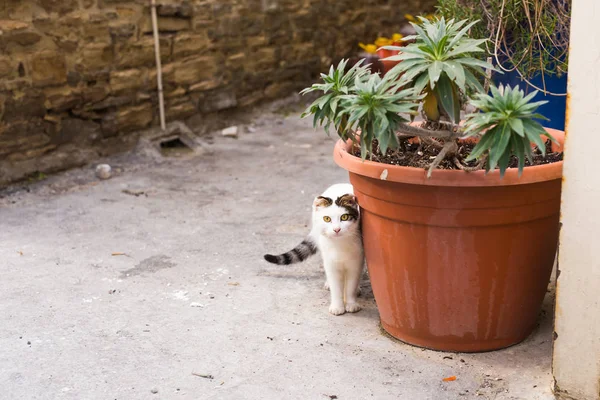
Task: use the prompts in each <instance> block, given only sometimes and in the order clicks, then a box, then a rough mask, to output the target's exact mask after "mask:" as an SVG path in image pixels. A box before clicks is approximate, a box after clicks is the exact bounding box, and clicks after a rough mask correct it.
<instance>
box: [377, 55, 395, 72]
mask: <svg viewBox="0 0 600 400" xmlns="http://www.w3.org/2000/svg"><path fill="white" fill-rule="evenodd" d="M399 53H400V52H399V51H397V50H385V49H379V50H377V56H379V59H380V60H381V63H382V64H383V73H384V74H386V73H387V72H388V71H389V70H391V69H392V68H394V67H395V66H396V65H398V63H399V62H400V61H391V60H386V58H387V57H391V56H395V55H397V54H399Z"/></svg>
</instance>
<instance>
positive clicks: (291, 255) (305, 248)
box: [265, 236, 317, 265]
mask: <svg viewBox="0 0 600 400" xmlns="http://www.w3.org/2000/svg"><path fill="white" fill-rule="evenodd" d="M316 252H317V245H316V244H315V242H314V241H313V238H312V237H310V236H308V237H307V238H306V239H304V240H303V241H302V243H300V244H299V245H298V246H296V247H294V248H293V249H292V250H290V251H288V252H287V253H283V254H280V255H278V256H274V255H271V254H265V260H267V261H268V262H270V263H273V264H279V265H289V264H294V263H298V262H302V261H304V260H306V259H307V258H308V257H310V256H312V255H313V254H315V253H316Z"/></svg>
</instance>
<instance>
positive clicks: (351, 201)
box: [335, 193, 358, 208]
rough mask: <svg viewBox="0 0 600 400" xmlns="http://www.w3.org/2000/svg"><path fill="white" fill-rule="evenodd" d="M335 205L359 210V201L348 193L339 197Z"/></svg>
mask: <svg viewBox="0 0 600 400" xmlns="http://www.w3.org/2000/svg"><path fill="white" fill-rule="evenodd" d="M335 204H336V205H338V206H340V207H351V208H358V199H357V198H356V196H355V195H353V194H350V193H348V194H345V195H343V196H340V197H338V198H337V200H336V201H335Z"/></svg>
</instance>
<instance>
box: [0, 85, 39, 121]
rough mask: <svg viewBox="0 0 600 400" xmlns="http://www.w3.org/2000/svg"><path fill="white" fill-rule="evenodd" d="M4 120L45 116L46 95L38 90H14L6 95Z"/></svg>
mask: <svg viewBox="0 0 600 400" xmlns="http://www.w3.org/2000/svg"><path fill="white" fill-rule="evenodd" d="M5 97H6V99H5V102H4V117H3V122H5V123H11V122H15V121H21V120H29V119H32V118H33V119H35V118H43V117H44V115H46V107H45V97H44V95H43V93H42V92H40V91H38V90H25V91H14V92H13V95H12V96H9V95H6V96H5Z"/></svg>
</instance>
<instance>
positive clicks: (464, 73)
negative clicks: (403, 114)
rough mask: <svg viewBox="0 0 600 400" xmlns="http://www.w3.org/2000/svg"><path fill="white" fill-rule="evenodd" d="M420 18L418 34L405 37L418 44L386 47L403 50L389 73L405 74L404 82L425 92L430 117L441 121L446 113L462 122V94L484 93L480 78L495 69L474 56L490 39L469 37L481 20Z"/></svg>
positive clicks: (426, 112) (426, 107)
mask: <svg viewBox="0 0 600 400" xmlns="http://www.w3.org/2000/svg"><path fill="white" fill-rule="evenodd" d="M419 19H420V21H421V24H419V25H417V24H415V23H412V24H411V25H412V26H413V27H414V29H415V31H416V32H417V34H416V35H414V36H408V37H406V38H404V39H403V40H415V42H414V43H411V44H409V45H408V46H405V47H397V46H386V47H384V48H385V49H389V50H400V51H401V53H400V54H398V55H396V56H392V57H388V60H391V61H401V62H400V63H399V64H398V65H396V66H395V67H394V68H393V69H392V70H391V71H390V72H389V74H392V75H401V77H400V82H402V83H405V84H408V85H412V87H413V88H414V90H415V92H416V93H419V94H420V93H422V92H423V93H424V94H425V98H424V100H423V112H424V114H425V115H426V117H427V118H428V119H429V120H431V121H439V120H440V117H441V116H446V117H447V118H449V119H450V120H451V121H452V122H454V123H458V122H459V120H460V110H461V108H462V104H461V103H462V102H461V99H460V93H463V94H466V93H467V91H468V90H472V91H474V92H483V86H482V84H481V82H480V81H479V79H480V78H481V77H484V76H485V69H494V67H493V66H492V65H491V64H489V63H487V62H485V61H482V60H479V59H477V58H475V57H473V53H481V52H484V50H483V48H482V47H481V45H482V44H484V43H485V42H486V39H471V38H469V37H468V36H467V32H468V31H469V29H471V28H472V27H473V25H475V24H476V23H477V22H478V21H474V22H471V23H469V24H467V21H466V20H465V21H458V22H455V21H454V20H453V19H451V20H449V21H446V20H445V19H444V18H440V19H438V20H433V21H429V20H428V19H426V18H423V17H419ZM478 76H479V78H478Z"/></svg>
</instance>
